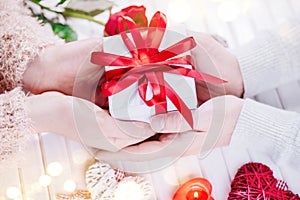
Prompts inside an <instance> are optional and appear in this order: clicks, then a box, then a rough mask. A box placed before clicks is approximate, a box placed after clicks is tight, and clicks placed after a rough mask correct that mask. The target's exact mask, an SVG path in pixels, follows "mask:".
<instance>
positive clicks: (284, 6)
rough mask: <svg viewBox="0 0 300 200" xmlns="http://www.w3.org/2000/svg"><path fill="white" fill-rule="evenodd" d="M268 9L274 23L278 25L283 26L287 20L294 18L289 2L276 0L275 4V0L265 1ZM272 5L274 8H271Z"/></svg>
mask: <svg viewBox="0 0 300 200" xmlns="http://www.w3.org/2000/svg"><path fill="white" fill-rule="evenodd" d="M265 2H266V4H267V6H268V5H269V6H268V8H269V9H270V12H271V15H270V16H271V17H272V21H273V22H274V23H275V24H276V25H279V24H282V23H283V22H284V21H285V20H286V19H288V18H291V17H293V16H292V14H293V12H291V10H290V7H289V5H288V3H287V0H285V1H282V0H276V1H275V3H274V0H265ZM270 5H272V6H270Z"/></svg>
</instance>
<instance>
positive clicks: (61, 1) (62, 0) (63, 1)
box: [56, 0, 67, 6]
mask: <svg viewBox="0 0 300 200" xmlns="http://www.w3.org/2000/svg"><path fill="white" fill-rule="evenodd" d="M66 1H67V0H60V2H58V3H57V4H56V6H59V5H61V4H64V3H65V2H66Z"/></svg>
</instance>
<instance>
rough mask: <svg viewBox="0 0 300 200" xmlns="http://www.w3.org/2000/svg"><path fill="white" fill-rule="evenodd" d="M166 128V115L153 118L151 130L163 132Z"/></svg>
mask: <svg viewBox="0 0 300 200" xmlns="http://www.w3.org/2000/svg"><path fill="white" fill-rule="evenodd" d="M164 127H165V117H164V115H157V116H154V117H152V118H151V128H152V129H153V130H154V131H155V132H161V131H162V130H163V129H164Z"/></svg>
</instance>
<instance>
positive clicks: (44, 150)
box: [0, 0, 300, 200]
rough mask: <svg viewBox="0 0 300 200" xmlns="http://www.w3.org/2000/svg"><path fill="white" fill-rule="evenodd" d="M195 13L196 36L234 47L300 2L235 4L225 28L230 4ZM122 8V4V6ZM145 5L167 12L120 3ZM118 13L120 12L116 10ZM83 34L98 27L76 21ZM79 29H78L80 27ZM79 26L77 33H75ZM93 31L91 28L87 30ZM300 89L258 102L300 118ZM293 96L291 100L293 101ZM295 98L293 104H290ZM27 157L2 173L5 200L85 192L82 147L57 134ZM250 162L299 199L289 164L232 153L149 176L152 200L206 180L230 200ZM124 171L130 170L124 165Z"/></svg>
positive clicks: (298, 8) (33, 143)
mask: <svg viewBox="0 0 300 200" xmlns="http://www.w3.org/2000/svg"><path fill="white" fill-rule="evenodd" d="M186 1H187V2H189V5H190V6H191V8H192V11H193V12H192V17H191V19H190V20H189V21H187V23H186V24H187V26H188V28H190V29H192V30H196V31H203V32H210V33H216V34H219V35H221V36H223V37H225V38H226V39H227V40H228V42H229V44H230V46H231V47H236V46H238V45H241V44H244V43H246V42H247V41H249V40H251V39H252V38H253V37H254V35H255V34H256V33H257V32H258V31H259V30H262V29H266V28H271V27H273V26H274V25H276V24H279V23H280V22H282V21H284V19H287V18H290V17H295V16H296V15H297V13H299V14H300V1H299V0H234V2H236V3H237V5H239V6H240V7H241V11H242V12H241V13H240V16H239V17H238V18H237V19H236V20H234V21H231V22H224V21H223V20H222V19H220V17H219V16H218V6H219V5H220V4H221V3H222V2H224V1H226V0H186ZM121 2H122V3H121ZM133 3H137V4H145V5H146V6H147V7H148V10H149V13H150V14H152V13H153V12H154V11H155V10H162V11H166V8H167V5H168V1H161V0H152V1H146V0H145V1H139V0H135V1H129V0H125V1H119V6H120V7H123V6H126V5H129V4H133ZM116 9H118V8H116ZM71 23H73V24H74V26H75V28H77V29H78V30H79V35H80V37H81V38H84V37H87V36H95V35H98V33H99V32H100V31H99V27H98V26H96V25H94V24H92V23H86V22H85V23H83V22H79V21H76V20H74V21H71ZM78 24H79V25H78ZM76 26H77V27H76ZM85 26H88V27H89V28H82V27H85ZM299 85H300V83H299V82H293V83H290V84H289V85H286V86H283V87H282V88H278V89H276V90H272V91H268V92H265V93H263V94H260V95H257V96H256V97H254V98H255V99H256V100H258V101H261V102H265V103H267V104H270V105H273V106H275V107H279V108H284V109H287V110H294V111H298V112H300V103H299V102H300V87H299ZM291 94H292V95H291ZM291 96H293V98H290V97H291ZM29 143H30V144H29V145H28V148H27V150H26V157H25V158H24V161H23V162H22V164H21V165H20V166H18V167H15V166H8V167H7V169H5V170H2V171H1V172H0V200H6V199H8V197H7V195H6V193H7V190H8V188H12V187H13V188H15V189H17V190H19V191H21V192H22V195H21V196H20V197H19V198H16V199H23V200H51V199H55V194H56V193H61V192H62V193H64V192H65V191H64V187H63V184H64V182H65V181H66V180H68V179H72V180H74V181H75V182H76V184H77V188H78V189H82V188H85V184H84V171H85V169H86V166H87V165H88V163H89V162H90V161H92V160H93V159H92V157H91V156H90V155H89V154H88V153H87V152H86V151H85V149H84V148H83V147H82V146H81V145H80V144H78V143H75V142H72V141H69V140H67V139H65V138H63V137H60V136H57V135H54V134H46V133H45V134H41V135H35V136H33V137H32V138H31V140H30V141H29ZM249 161H258V162H263V163H265V164H267V165H269V166H270V167H271V168H272V169H273V170H274V173H275V176H276V177H277V178H279V179H283V180H285V181H287V182H288V184H289V186H290V189H291V190H293V191H294V192H295V193H300V166H299V167H297V166H292V165H290V164H289V163H274V161H272V159H271V158H270V157H268V156H267V155H263V154H261V153H256V152H253V151H248V150H236V149H232V148H221V149H216V150H214V151H213V152H212V153H210V154H209V156H207V157H206V158H204V159H200V158H199V157H197V156H191V157H185V158H182V159H180V160H178V161H177V162H176V163H175V164H173V165H172V166H170V167H167V168H165V169H163V170H161V171H157V172H155V173H151V174H146V175H144V176H145V177H146V178H147V179H148V180H149V181H151V183H152V185H153V187H154V190H155V195H154V196H153V199H157V200H168V199H171V197H172V195H173V193H174V192H175V191H176V189H177V188H178V186H179V185H181V184H182V183H184V182H185V181H187V180H188V179H190V178H193V177H198V176H203V177H206V178H207V179H209V180H210V181H211V183H212V184H213V196H214V197H215V199H216V200H222V199H226V198H227V194H228V192H229V190H230V182H231V180H232V179H233V177H234V174H235V172H236V170H237V169H238V168H239V167H240V166H241V165H242V164H244V163H247V162H249ZM52 162H59V163H61V164H62V167H63V171H62V174H61V175H60V176H58V177H52V184H51V185H50V186H49V187H42V186H41V185H40V184H39V177H40V176H41V175H42V174H45V173H46V168H47V166H48V165H49V164H50V163H52ZM119 165H122V166H123V167H124V168H130V166H126V165H128V164H126V163H125V164H122V163H119Z"/></svg>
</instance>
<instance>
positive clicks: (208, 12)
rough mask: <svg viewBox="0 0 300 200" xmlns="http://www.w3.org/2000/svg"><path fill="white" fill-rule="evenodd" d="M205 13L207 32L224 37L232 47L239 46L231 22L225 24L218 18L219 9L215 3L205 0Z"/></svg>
mask: <svg viewBox="0 0 300 200" xmlns="http://www.w3.org/2000/svg"><path fill="white" fill-rule="evenodd" d="M204 2H205V3H204V6H205V13H204V17H205V18H204V19H205V20H206V24H207V25H208V26H207V30H206V31H207V32H208V33H212V34H218V35H220V36H222V37H224V38H225V39H226V40H227V41H228V42H229V44H231V45H230V46H233V47H235V46H237V38H236V35H235V32H234V29H233V27H232V24H231V22H224V21H222V19H220V18H219V16H218V7H217V5H216V3H215V2H212V1H209V0H204Z"/></svg>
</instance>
